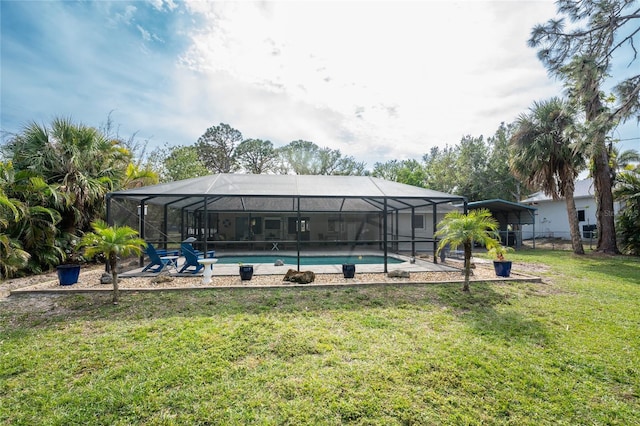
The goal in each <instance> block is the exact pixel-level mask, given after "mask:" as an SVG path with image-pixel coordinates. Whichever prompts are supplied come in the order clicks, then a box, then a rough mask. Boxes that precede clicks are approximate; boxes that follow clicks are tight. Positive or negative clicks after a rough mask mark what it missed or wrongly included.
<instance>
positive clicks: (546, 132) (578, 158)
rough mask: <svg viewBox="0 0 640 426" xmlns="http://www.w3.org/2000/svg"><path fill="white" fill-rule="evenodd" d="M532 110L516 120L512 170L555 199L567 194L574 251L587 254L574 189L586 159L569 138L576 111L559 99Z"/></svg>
mask: <svg viewBox="0 0 640 426" xmlns="http://www.w3.org/2000/svg"><path fill="white" fill-rule="evenodd" d="M530 111H531V112H530V113H529V114H522V115H520V117H518V119H517V120H516V123H515V125H516V130H515V133H514V134H513V136H512V137H511V155H510V157H511V161H510V166H511V170H512V171H513V173H514V174H515V175H516V176H518V177H519V178H520V179H522V180H523V181H524V183H525V184H526V185H527V186H528V187H530V188H531V189H534V190H539V189H542V190H543V191H544V192H545V194H547V195H550V196H551V197H553V199H554V200H558V199H560V198H561V197H564V199H565V202H566V206H567V216H568V218H569V230H570V232H571V244H572V246H573V252H574V253H576V254H584V248H583V247H582V239H581V238H580V228H579V226H578V213H577V211H576V204H575V201H574V199H573V192H574V188H575V180H576V178H577V177H578V174H579V173H580V171H581V170H583V169H584V167H585V160H584V157H583V156H582V154H580V153H578V152H576V151H574V147H573V145H572V144H571V141H570V140H569V138H568V137H567V135H568V132H569V129H570V128H571V127H572V126H573V115H572V114H573V113H572V111H570V110H569V105H567V103H565V102H564V101H562V100H561V99H559V98H552V99H550V100H548V101H543V102H535V103H534V104H533V107H532V108H531V109H530Z"/></svg>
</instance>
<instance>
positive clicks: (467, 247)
mask: <svg viewBox="0 0 640 426" xmlns="http://www.w3.org/2000/svg"><path fill="white" fill-rule="evenodd" d="M470 275H471V243H465V244H464V285H463V286H462V291H470V290H469V276H470Z"/></svg>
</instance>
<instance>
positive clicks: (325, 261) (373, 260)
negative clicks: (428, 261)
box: [218, 254, 404, 265]
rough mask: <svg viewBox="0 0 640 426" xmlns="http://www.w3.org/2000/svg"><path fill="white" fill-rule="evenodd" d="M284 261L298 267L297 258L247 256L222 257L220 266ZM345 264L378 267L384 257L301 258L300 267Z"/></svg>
mask: <svg viewBox="0 0 640 426" xmlns="http://www.w3.org/2000/svg"><path fill="white" fill-rule="evenodd" d="M278 259H280V260H282V261H283V262H284V264H285V265H298V258H297V257H296V256H278V255H277V254H273V255H268V256H267V255H264V256H262V255H246V256H220V257H218V265H229V264H234V263H244V264H248V265H249V264H254V263H269V264H272V265H273V264H274V263H275V261H276V260H278ZM402 262H404V260H400V259H397V258H395V257H387V263H402ZM343 263H355V264H357V265H376V264H383V263H384V256H376V255H367V256H364V255H363V256H358V255H353V256H348V255H347V256H300V265H341V264H343Z"/></svg>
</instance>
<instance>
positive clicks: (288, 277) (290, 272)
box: [282, 269, 298, 281]
mask: <svg viewBox="0 0 640 426" xmlns="http://www.w3.org/2000/svg"><path fill="white" fill-rule="evenodd" d="M297 273H298V271H296V270H295V269H289V270H288V271H287V273H286V274H284V278H283V279H282V281H291V277H292V276H293V275H295V274H297Z"/></svg>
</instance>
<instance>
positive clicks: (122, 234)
mask: <svg viewBox="0 0 640 426" xmlns="http://www.w3.org/2000/svg"><path fill="white" fill-rule="evenodd" d="M91 227H92V228H93V232H89V233H87V234H85V235H84V236H83V237H82V239H81V240H80V247H82V248H84V249H85V256H86V257H88V258H91V257H94V256H96V255H99V254H102V255H104V256H105V257H106V259H107V262H109V267H110V268H111V275H112V278H113V279H112V283H113V303H114V304H118V300H119V298H120V295H119V288H118V268H117V266H118V258H119V257H120V256H124V257H126V256H130V255H139V254H140V253H141V252H142V247H144V246H145V245H146V243H145V241H144V240H143V239H141V238H138V232H137V231H135V230H134V229H132V228H130V227H128V226H117V225H114V226H109V225H108V224H107V223H106V222H104V221H103V220H96V221H94V222H93V223H92V224H91Z"/></svg>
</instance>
